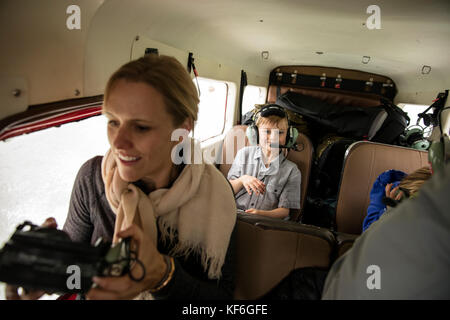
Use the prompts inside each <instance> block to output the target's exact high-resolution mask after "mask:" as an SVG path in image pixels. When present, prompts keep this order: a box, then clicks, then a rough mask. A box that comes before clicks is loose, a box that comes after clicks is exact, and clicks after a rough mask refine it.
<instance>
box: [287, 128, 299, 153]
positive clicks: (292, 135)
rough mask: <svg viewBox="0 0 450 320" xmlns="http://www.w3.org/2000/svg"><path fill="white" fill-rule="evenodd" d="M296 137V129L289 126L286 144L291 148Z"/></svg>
mask: <svg viewBox="0 0 450 320" xmlns="http://www.w3.org/2000/svg"><path fill="white" fill-rule="evenodd" d="M297 138H298V130H297V128H294V127H292V126H290V127H289V130H288V135H287V137H286V146H287V147H288V148H291V147H293V146H294V145H295V143H296V142H297Z"/></svg>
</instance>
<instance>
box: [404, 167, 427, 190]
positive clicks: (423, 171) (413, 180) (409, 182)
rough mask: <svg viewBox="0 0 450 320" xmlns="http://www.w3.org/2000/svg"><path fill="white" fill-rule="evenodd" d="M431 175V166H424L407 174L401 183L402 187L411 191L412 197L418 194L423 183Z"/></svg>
mask: <svg viewBox="0 0 450 320" xmlns="http://www.w3.org/2000/svg"><path fill="white" fill-rule="evenodd" d="M430 177H431V170H430V168H429V167H422V168H420V169H417V170H416V171H414V172H413V173H411V174H409V175H407V176H406V177H405V178H403V179H402V181H401V182H400V184H399V187H400V188H404V189H406V190H408V191H409V194H410V196H411V197H414V196H416V195H417V192H418V191H419V189H420V188H421V187H422V185H423V184H424V183H425V182H426V181H427V180H428V179H429V178H430Z"/></svg>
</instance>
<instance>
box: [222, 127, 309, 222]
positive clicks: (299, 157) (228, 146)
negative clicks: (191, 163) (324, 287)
mask: <svg viewBox="0 0 450 320" xmlns="http://www.w3.org/2000/svg"><path fill="white" fill-rule="evenodd" d="M246 129H247V126H245V125H237V126H234V127H233V128H232V129H231V130H230V131H229V132H228V133H227V135H226V136H225V138H224V142H223V145H222V156H221V164H220V167H219V170H220V171H221V172H222V174H223V175H224V176H225V177H227V175H228V171H230V168H231V165H232V164H233V160H234V158H235V156H236V154H237V152H238V151H239V150H240V149H241V148H243V147H245V146H248V145H249V141H248V139H247V137H246V135H245V131H246ZM242 141H245V144H243V143H241V142H242ZM297 145H298V150H299V151H295V150H290V151H289V154H288V157H287V158H288V159H289V160H290V161H292V162H294V163H295V164H296V165H297V167H298V169H299V170H300V172H301V175H302V182H301V195H300V208H301V209H300V212H298V214H297V215H296V216H295V217H291V220H294V221H297V220H298V219H299V218H300V217H301V214H302V212H303V207H304V203H305V200H306V191H307V190H308V183H309V176H310V174H311V166H312V155H313V145H312V143H311V140H310V139H309V138H308V137H307V136H306V135H304V134H302V133H299V135H298V138H297Z"/></svg>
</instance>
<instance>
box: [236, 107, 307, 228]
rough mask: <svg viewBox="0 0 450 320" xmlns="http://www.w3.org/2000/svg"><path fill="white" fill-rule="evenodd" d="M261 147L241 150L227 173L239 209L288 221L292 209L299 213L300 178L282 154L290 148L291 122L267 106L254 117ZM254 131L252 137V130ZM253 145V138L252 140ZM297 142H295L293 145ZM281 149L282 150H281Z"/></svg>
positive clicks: (277, 110) (284, 114)
mask: <svg viewBox="0 0 450 320" xmlns="http://www.w3.org/2000/svg"><path fill="white" fill-rule="evenodd" d="M255 124H256V127H254V128H252V127H250V128H249V129H250V134H254V135H256V141H257V143H258V145H255V146H249V147H245V148H242V149H241V150H239V152H238V153H237V154H236V158H235V159H234V162H233V165H232V166H231V169H230V171H229V172H228V180H229V181H230V183H231V185H232V187H233V190H234V194H235V198H236V205H237V208H238V209H241V210H244V211H245V212H247V213H253V214H259V215H264V216H269V217H273V218H281V219H288V218H289V213H290V209H291V210H294V209H300V184H301V174H300V170H299V169H298V168H297V165H296V164H295V163H293V162H291V161H289V160H287V159H286V156H287V152H286V154H284V152H282V150H286V149H284V148H283V146H285V145H286V144H291V142H292V141H290V142H289V141H287V140H291V139H296V136H295V137H294V138H292V137H289V136H288V132H292V130H289V129H290V128H289V124H288V118H287V114H286V112H285V111H284V109H283V108H282V107H280V106H278V105H273V104H270V105H266V106H264V107H262V108H261V110H260V111H259V112H258V113H257V114H256V115H255ZM252 129H253V130H255V132H254V133H251V130H252ZM247 136H248V137H249V140H250V141H252V140H253V139H252V137H250V136H249V131H247ZM294 142H295V141H294ZM280 148H281V149H280Z"/></svg>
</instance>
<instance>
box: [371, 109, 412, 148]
mask: <svg viewBox="0 0 450 320" xmlns="http://www.w3.org/2000/svg"><path fill="white" fill-rule="evenodd" d="M382 103H383V105H382V106H383V107H384V109H385V110H386V112H387V114H388V116H387V118H386V119H385V120H384V122H383V125H382V126H381V128H380V129H379V130H378V131H377V133H376V134H375V136H374V137H373V138H372V141H374V142H381V143H387V144H392V143H394V142H395V140H396V139H397V138H398V137H400V135H401V134H402V133H403V132H404V131H405V128H407V127H408V125H409V120H410V119H409V117H408V114H407V113H406V112H404V111H403V110H402V109H400V108H399V107H398V106H396V105H394V104H392V103H390V102H389V101H387V100H382Z"/></svg>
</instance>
